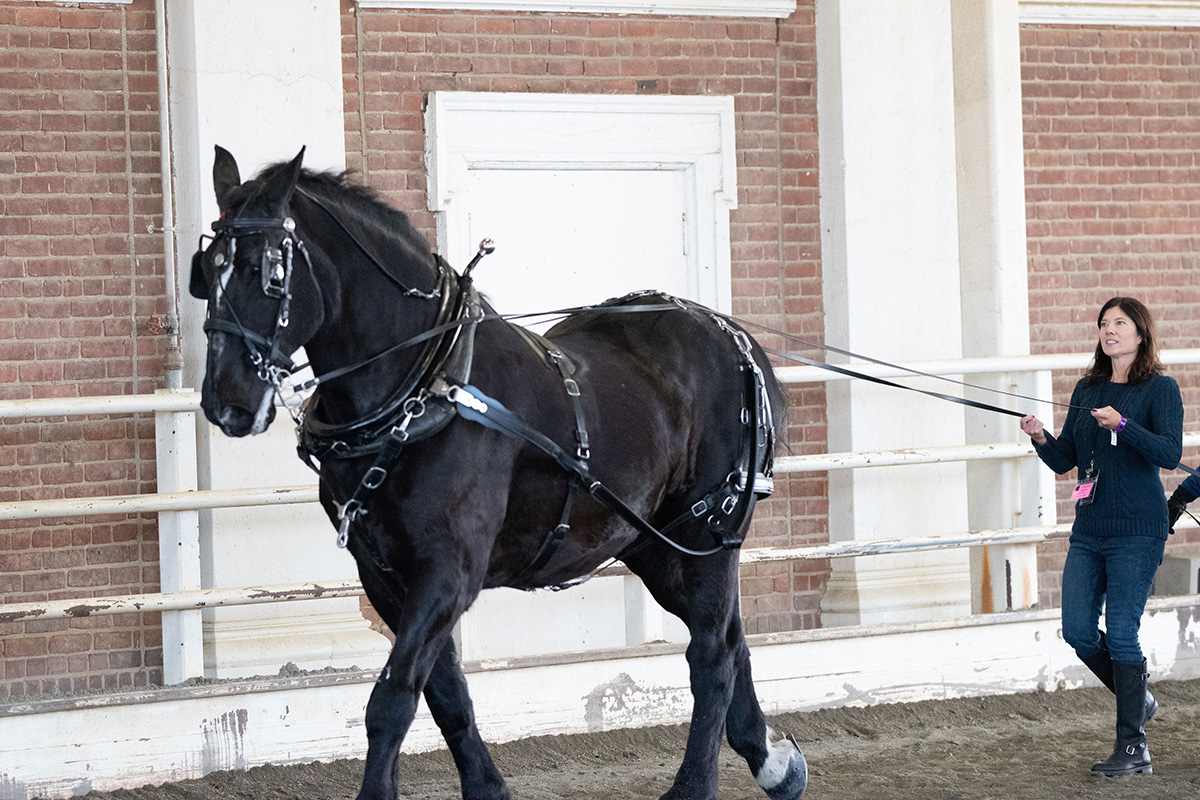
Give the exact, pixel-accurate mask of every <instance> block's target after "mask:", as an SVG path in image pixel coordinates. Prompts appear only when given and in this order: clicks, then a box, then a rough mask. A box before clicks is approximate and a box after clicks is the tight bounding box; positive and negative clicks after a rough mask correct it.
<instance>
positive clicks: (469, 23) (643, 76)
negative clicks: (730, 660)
mask: <svg viewBox="0 0 1200 800" xmlns="http://www.w3.org/2000/svg"><path fill="white" fill-rule="evenodd" d="M800 6H801V8H800V10H799V11H798V12H797V13H796V14H794V15H793V16H792V17H791V18H789V19H787V20H783V21H780V22H779V23H776V21H774V20H745V19H704V18H692V17H679V18H671V17H645V18H637V17H617V16H585V15H577V14H542V13H539V14H529V13H476V12H419V11H408V10H369V9H364V10H361V11H360V12H359V13H358V14H357V15H355V14H353V13H351V12H350V9H349V6H348V5H347V6H346V7H345V8H344V14H343V54H344V64H345V66H344V75H345V90H346V149H347V152H348V156H347V160H348V162H349V163H348V165H349V166H350V167H352V168H355V169H357V170H359V171H360V172H361V173H362V177H363V179H364V180H365V181H366V182H367V183H368V184H370V185H371V186H373V187H375V188H376V189H378V190H381V191H382V193H383V194H384V196H385V197H386V198H387V199H388V200H389V201H390V202H391V203H392V204H393V205H395V206H396V207H397V208H400V209H403V210H405V211H407V212H408V213H409V215H410V217H411V218H412V220H413V222H414V223H415V224H416V225H417V227H418V228H419V229H420V230H421V231H422V232H423V233H424V234H425V235H426V237H428V238H429V239H430V240H431V241H434V240H435V224H434V219H433V217H432V215H431V214H430V212H428V211H427V210H426V208H427V203H426V197H425V182H426V172H425V166H424V163H423V155H424V147H425V132H424V120H423V116H422V110H423V108H424V102H425V98H426V95H427V94H428V93H429V92H432V91H480V92H487V91H491V92H546V93H596V94H672V95H695V94H703V95H732V96H733V97H734V98H735V112H736V136H737V150H738V208H737V210H736V211H734V212H733V214H732V217H731V239H732V247H733V294H734V308H733V310H734V313H735V314H737V315H739V316H743V317H746V318H748V319H751V320H753V321H755V322H759V323H762V324H765V325H770V326H772V327H775V328H781V329H782V328H786V329H787V330H788V331H789V332H791V333H794V334H797V335H803V336H806V337H809V338H818V339H819V338H820V337H821V336H822V334H823V330H824V328H823V325H824V323H823V319H822V317H821V310H820V296H821V285H820V281H821V278H820V266H819V264H820V261H819V243H820V232H819V229H818V225H817V203H818V201H817V182H816V165H817V150H816V147H817V143H816V91H815V82H816V53H815V45H814V23H813V4H812V2H801V3H800ZM360 76H361V86H360V84H359V80H360ZM785 313H786V316H785ZM774 344H775V345H776V346H778V344H779V342H778V341H775V342H774ZM790 422H791V441H792V442H793V452H807V451H808V450H810V449H814V448H815V449H823V448H824V438H825V413H824V392H823V391H804V392H801V391H797V392H794V393H793V396H792V407H791V417H790ZM824 497H825V480H824V476H820V477H819V478H810V479H790V480H783V481H780V487H779V490H778V491H777V493H776V496H775V497H773V498H771V499H770V500H768V501H766V502H764V503H762V504H760V505H759V510H758V512H757V514H756V518H755V519H756V521H755V525H754V528H753V530H752V533H751V536H750V540H749V542H748V545H749V546H762V545H783V544H801V543H807V542H821V541H825V540H826V539H827V526H826V520H825V500H824ZM827 571H828V566H827V564H826V563H825V562H820V563H813V564H797V565H794V566H787V565H770V566H758V567H753V568H749V569H746V570H743V582H742V585H743V616H744V617H745V618H746V627H747V630H749V631H751V632H760V631H778V630H791V629H795V628H808V627H816V626H818V625H819V618H818V615H817V614H816V613H815V609H816V606H817V603H818V602H819V600H820V595H821V586H822V585H823V583H824V575H825V574H826V573H827Z"/></svg>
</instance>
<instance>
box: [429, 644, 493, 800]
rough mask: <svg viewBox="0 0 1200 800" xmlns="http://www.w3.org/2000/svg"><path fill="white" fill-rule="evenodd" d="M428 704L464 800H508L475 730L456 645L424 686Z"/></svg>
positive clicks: (444, 653) (445, 650)
mask: <svg viewBox="0 0 1200 800" xmlns="http://www.w3.org/2000/svg"><path fill="white" fill-rule="evenodd" d="M425 702H426V703H427V704H428V705H429V711H430V713H431V714H432V715H433V719H434V721H435V722H436V723H437V725H438V728H439V729H440V730H441V732H442V736H443V737H444V738H445V739H446V744H447V746H448V747H449V748H450V753H451V754H452V755H453V756H454V763H455V765H456V766H457V767H458V777H459V781H460V782H461V783H462V795H463V798H464V799H465V800H509V793H508V787H507V786H505V784H504V778H502V777H500V770H498V769H496V765H495V763H493V762H492V756H491V754H490V753H488V749H487V745H485V744H484V743H483V738H482V737H480V735H479V729H478V728H476V727H475V710H474V707H473V706H472V704H471V696H470V694H469V693H468V691H467V679H466V677H465V676H464V675H463V672H462V666H461V665H460V664H459V661H458V651H457V650H456V649H455V647H454V641H453V640H450V641H448V642H446V646H445V647H443V648H442V653H441V655H440V656H438V660H437V663H436V664H434V667H433V672H431V673H430V674H429V680H428V681H426V683H425Z"/></svg>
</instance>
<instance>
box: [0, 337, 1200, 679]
mask: <svg viewBox="0 0 1200 800" xmlns="http://www.w3.org/2000/svg"><path fill="white" fill-rule="evenodd" d="M1162 358H1163V361H1164V363H1166V364H1189V363H1200V349H1191V350H1174V351H1166V352H1164V353H1163V354H1162ZM1088 360H1089V357H1088V356H1083V355H1074V354H1071V355H1035V356H1017V357H1002V358H988V359H962V360H946V361H927V362H913V363H910V364H907V365H906V366H908V367H909V368H910V369H911V370H917V371H919V372H924V373H928V374H930V375H985V374H996V373H1017V374H1019V373H1025V374H1028V373H1030V372H1039V373H1042V374H1043V375H1046V376H1047V377H1048V371H1050V370H1061V369H1082V368H1083V367H1085V366H1086V364H1087V363H1088ZM853 368H854V369H855V370H857V371H860V372H863V373H865V374H869V375H872V376H877V377H897V376H911V374H912V373H911V372H910V371H909V370H906V369H903V368H899V367H894V366H882V365H877V364H869V363H868V364H857V363H856V364H854V365H853ZM776 372H777V375H778V376H779V378H780V379H781V381H783V382H785V383H788V384H794V383H820V382H832V381H841V380H847V379H849V376H845V375H842V374H839V373H835V372H830V371H827V370H822V369H819V368H817V367H808V366H804V367H781V368H778V369H777V370H776ZM1039 385H1040V386H1042V387H1044V389H1045V390H1046V391H1048V389H1049V384H1048V380H1045V381H1042V382H1041V383H1040V384H1039ZM199 401H200V398H199V393H197V392H194V391H190V390H175V391H160V392H157V393H155V394H153V395H136V396H121V397H97V398H55V399H45V400H17V401H0V420H4V419H23V418H30V417H54V416H81V415H109V414H133V413H155V414H156V415H157V416H158V418H159V421H160V426H159V430H160V434H159V439H160V441H159V459H160V462H169V461H171V460H172V457H173V456H180V455H182V457H183V461H184V462H185V463H184V464H183V467H182V468H183V471H184V473H185V474H184V475H183V478H182V480H180V479H179V476H178V475H177V474H175V473H176V472H177V471H178V469H179V465H178V464H176V465H175V466H172V465H171V464H170V463H160V464H159V477H160V481H164V482H166V483H174V484H176V485H177V486H180V485H181V486H184V487H186V488H187V490H185V491H168V492H163V493H157V494H148V495H125V496H110V497H89V498H66V499H54V500H31V501H12V502H0V520H17V519H45V518H53V517H68V516H78V515H84V514H87V515H97V514H127V513H155V512H157V513H159V515H160V541H161V540H163V539H164V537H165V538H167V539H169V538H171V530H172V527H173V526H176V525H178V524H179V522H180V521H181V520H182V519H184V516H183V515H186V514H189V513H190V514H192V515H193V516H194V514H195V512H196V511H197V510H200V509H217V508H234V507H247V506H267V505H287V504H298V503H313V502H316V501H317V499H318V497H317V488H316V486H315V485H305V486H282V487H271V488H254V489H240V490H219V491H212V490H209V491H200V490H198V489H195V488H194V487H195V473H194V463H195V443H194V427H190V426H189V425H188V424H187V421H188V420H191V421H193V422H194V415H195V413H196V412H197V411H198V410H199ZM175 415H183V416H184V424H180V420H178V419H173V417H174V416H175ZM164 420H170V421H172V422H173V424H169V425H167V426H166V427H167V428H169V429H170V433H169V434H168V435H166V436H164V434H163V429H164V426H163V425H162V424H161V423H162V422H163V421H164ZM172 437H173V438H172ZM189 437H191V438H192V441H191V442H190V443H189V442H188V441H187V439H188V438H189ZM164 438H166V439H168V441H167V442H166V443H164V442H163V441H162V440H163V439H164ZM1184 444H1185V445H1188V446H1190V445H1197V444H1200V432H1198V433H1189V434H1185V436H1184ZM1032 455H1033V448H1032V447H1031V446H1030V445H1029V444H1027V443H996V444H976V445H958V446H951V447H929V448H913V449H904V450H886V451H874V452H856V453H820V454H810V455H799V456H783V457H780V458H777V459H776V472H777V473H781V474H788V473H805V472H826V471H830V470H842V469H858V468H863V467H881V466H897V465H905V464H933V463H944V462H959V461H987V460H1013V459H1023V458H1029V457H1031V456H1032ZM188 458H191V460H192V464H191V473H190V475H189V474H186V473H188V465H187V463H186V461H187V459H188ZM175 460H176V461H177V460H178V459H177V458H176V459H175ZM1184 527H1187V523H1185V524H1184ZM1067 529H1068V527H1067V526H1057V525H1054V526H1039V527H1028V528H1012V529H1003V530H989V531H964V532H959V533H948V534H939V535H934V536H924V537H908V538H902V539H900V538H892V539H872V540H852V541H844V542H831V543H829V544H824V545H813V546H806V547H775V548H754V549H747V550H744V551H743V552H742V554H741V562H742V563H743V564H756V563H767V562H781V561H792V560H797V559H811V558H843V557H857V556H863V555H875V554H884V553H899V552H916V551H922V550H935V549H945V548H956V547H964V546H966V547H981V546H982V547H992V546H1030V547H1034V546H1036V544H1037V543H1039V542H1041V541H1044V540H1045V539H1046V537H1048V536H1051V535H1055V534H1059V533H1064V532H1066V531H1067ZM176 538H179V537H176ZM183 538H185V539H186V538H187V537H186V535H185V536H183ZM167 551H168V552H169V553H170V558H169V559H167V561H165V562H164V563H162V564H161V565H160V566H161V567H162V569H161V571H162V580H161V583H162V587H163V591H162V592H158V593H148V594H141V595H130V596H124V597H102V598H97V597H88V598H79V599H71V600H56V601H47V602H35V603H19V604H8V605H0V622H12V621H22V620H29V619H48V618H56V617H57V618H64V617H65V618H71V617H80V616H89V615H93V614H95V615H99V614H117V613H130V612H137V611H162V612H164V616H163V624H164V643H165V642H167V641H168V640H169V634H168V629H169V628H172V627H173V628H175V629H176V630H174V632H173V634H172V635H173V637H174V638H175V639H176V640H185V639H192V640H196V639H198V638H199V637H197V636H196V633H197V632H198V625H199V620H198V618H197V617H196V616H195V614H198V609H202V608H210V607H216V606H233V605H249V604H256V603H271V602H288V601H293V600H305V599H316V598H322V597H344V596H348V595H358V594H361V593H362V588H361V586H360V585H359V584H358V582H357V581H326V582H321V583H303V584H287V585H279V586H252V587H231V588H221V589H203V588H200V587H199V581H198V572H196V571H195V570H192V571H190V572H188V570H189V569H190V568H189V567H187V566H186V565H183V566H181V565H179V564H176V563H175V560H176V556H178V555H180V554H179V553H178V552H177V551H176V550H174V549H173V548H167ZM182 555H183V560H184V561H186V560H187V558H188V555H189V554H188V553H183V554H182ZM181 570H182V572H181ZM622 572H624V570H623V569H622V568H620V567H617V568H612V569H610V570H606V572H605V574H608V573H611V574H621V573H622ZM184 628H190V632H185V631H184ZM164 649H166V648H164ZM199 657H200V656H199V654H198V653H195V652H193V653H192V655H191V656H190V658H191V661H190V666H189V665H181V666H180V667H179V669H180V670H182V671H181V672H180V676H179V677H180V679H182V678H183V677H186V676H187V674H188V671H189V670H191V671H193V672H194V670H195V663H196V659H197V658H199ZM164 671H165V672H169V670H168V669H167V668H166V667H165V668H164ZM166 677H167V682H168V683H170V682H171V680H170V678H171V676H170V675H167V676H166Z"/></svg>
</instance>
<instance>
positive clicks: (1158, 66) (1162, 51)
mask: <svg viewBox="0 0 1200 800" xmlns="http://www.w3.org/2000/svg"><path fill="white" fill-rule="evenodd" d="M1021 59H1022V77H1023V82H1024V89H1023V94H1024V115H1025V123H1024V125H1025V181H1026V215H1027V231H1028V248H1029V305H1030V324H1031V326H1032V328H1031V335H1032V341H1033V349H1034V352H1039V353H1063V352H1087V353H1090V352H1092V351H1093V350H1094V349H1095V345H1096V338H1095V334H1096V314H1097V312H1098V311H1099V308H1100V306H1101V305H1103V303H1104V301H1105V300H1107V299H1108V298H1110V297H1112V296H1114V295H1118V294H1120V295H1129V296H1133V297H1137V298H1139V299H1141V300H1142V301H1143V302H1145V303H1146V304H1147V305H1148V306H1149V307H1150V310H1151V312H1152V313H1153V314H1154V316H1155V319H1156V323H1157V328H1158V335H1159V343H1160V346H1161V347H1162V348H1164V349H1174V348H1185V347H1196V346H1197V342H1198V341H1200V320H1198V319H1197V314H1196V308H1197V304H1198V303H1200V271H1198V269H1197V268H1198V267H1200V248H1198V245H1200V157H1198V156H1197V154H1198V153H1200V121H1198V120H1200V116H1198V115H1197V110H1198V108H1200V105H1198V103H1200V31H1196V30H1187V31H1176V30H1169V29H1150V30H1138V29H1126V28H1110V27H1104V28H1080V27H1048V26H1028V27H1026V28H1024V29H1023V30H1022V32H1021ZM1168 371H1169V373H1170V374H1171V375H1173V376H1174V377H1176V379H1178V380H1179V382H1180V385H1181V388H1182V389H1183V395H1184V407H1185V411H1186V416H1185V420H1184V430H1185V431H1197V430H1200V371H1198V370H1197V369H1196V368H1180V367H1172V368H1170V369H1169V370H1168ZM1078 378H1079V375H1078V374H1076V375H1063V376H1061V377H1059V378H1058V380H1057V381H1056V384H1055V397H1056V399H1058V400H1062V401H1065V400H1066V399H1067V398H1068V397H1069V396H1070V392H1071V388H1072V386H1073V385H1074V383H1075V381H1076V380H1078ZM1063 416H1065V414H1061V415H1056V420H1055V425H1056V429H1057V426H1058V425H1061V423H1062V418H1063ZM1184 456H1185V457H1184V461H1185V463H1188V464H1190V465H1191V466H1193V467H1195V466H1198V465H1200V451H1198V450H1197V449H1195V448H1193V449H1189V450H1187V451H1185V454H1184ZM1164 477H1165V479H1166V483H1167V486H1168V488H1171V489H1173V488H1174V487H1175V485H1176V484H1178V483H1179V481H1180V480H1182V478H1183V477H1184V474H1183V473H1181V472H1179V471H1176V472H1173V473H1164ZM1069 483H1070V484H1073V479H1072V480H1071V481H1062V482H1060V486H1059V495H1058V496H1059V498H1060V502H1059V519H1060V520H1069V519H1071V516H1072V506H1071V503H1070V501H1069V500H1067V499H1066V497H1067V495H1068V494H1069V489H1070V486H1069V485H1068V484H1069ZM1191 537H1192V538H1195V537H1196V535H1195V533H1193V534H1191ZM1187 538H1189V537H1188V535H1187V534H1183V533H1180V534H1178V535H1176V536H1175V537H1173V539H1172V540H1171V542H1170V544H1169V547H1172V548H1173V547H1177V546H1179V545H1181V544H1183V543H1185V541H1186V540H1187ZM1065 554H1066V542H1065V541H1059V542H1054V543H1050V544H1048V545H1046V546H1045V547H1043V548H1042V553H1041V565H1042V568H1043V570H1044V572H1043V575H1042V576H1041V585H1042V593H1041V594H1042V602H1044V603H1047V604H1049V605H1055V606H1057V605H1058V603H1059V592H1058V587H1059V573H1060V571H1061V569H1062V560H1063V558H1064V557H1065Z"/></svg>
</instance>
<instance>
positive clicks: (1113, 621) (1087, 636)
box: [1062, 534, 1166, 663]
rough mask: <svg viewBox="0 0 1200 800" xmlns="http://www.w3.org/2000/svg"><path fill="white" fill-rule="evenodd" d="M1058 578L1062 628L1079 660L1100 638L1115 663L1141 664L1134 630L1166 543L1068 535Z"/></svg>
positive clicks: (1145, 538) (1096, 646)
mask: <svg viewBox="0 0 1200 800" xmlns="http://www.w3.org/2000/svg"><path fill="white" fill-rule="evenodd" d="M1070 544H1071V546H1070V548H1069V549H1068V550H1067V561H1066V564H1064V565H1063V576H1062V632H1063V638H1064V639H1065V640H1066V642H1067V644H1069V645H1070V646H1071V647H1073V648H1075V654H1076V655H1078V656H1079V657H1080V658H1087V657H1089V656H1092V655H1095V654H1096V652H1097V651H1099V650H1100V609H1101V608H1103V609H1104V622H1105V627H1106V628H1107V630H1106V631H1105V634H1104V642H1105V644H1107V645H1108V651H1109V653H1110V654H1111V656H1112V660H1113V661H1129V662H1137V663H1141V661H1142V647H1141V645H1140V644H1138V630H1139V629H1140V628H1141V625H1142V612H1143V611H1145V610H1146V598H1147V597H1149V596H1150V584H1151V583H1152V582H1153V581H1154V573H1155V572H1157V571H1158V565H1159V564H1161V563H1162V558H1163V549H1164V547H1165V545H1166V542H1165V541H1164V540H1162V539H1158V538H1154V537H1150V536H1087V535H1080V534H1072V535H1071V540H1070Z"/></svg>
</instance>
